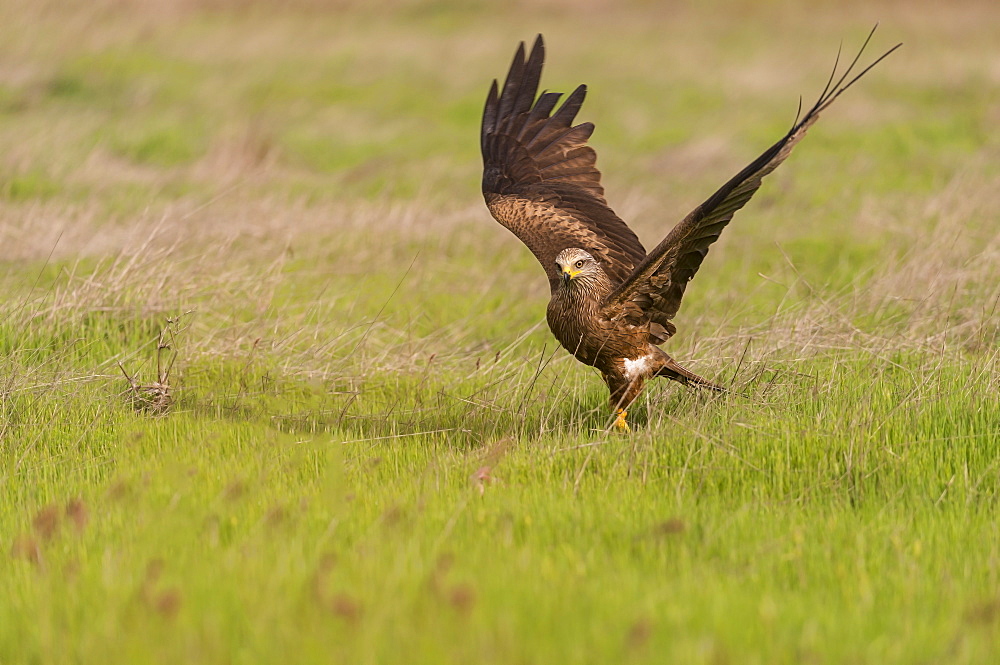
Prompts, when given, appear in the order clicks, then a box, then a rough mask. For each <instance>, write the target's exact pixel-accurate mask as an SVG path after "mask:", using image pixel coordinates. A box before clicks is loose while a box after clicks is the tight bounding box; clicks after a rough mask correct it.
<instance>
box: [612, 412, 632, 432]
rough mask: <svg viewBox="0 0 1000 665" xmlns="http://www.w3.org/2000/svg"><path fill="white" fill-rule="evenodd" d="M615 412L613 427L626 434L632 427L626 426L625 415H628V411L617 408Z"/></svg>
mask: <svg viewBox="0 0 1000 665" xmlns="http://www.w3.org/2000/svg"><path fill="white" fill-rule="evenodd" d="M617 413H618V417H617V418H616V419H615V429H616V430H618V431H619V432H621V433H622V434H628V433H629V432H631V431H632V429H631V428H630V427H629V426H628V423H627V422H626V421H625V416H627V415H628V411H626V410H625V409H618V410H617Z"/></svg>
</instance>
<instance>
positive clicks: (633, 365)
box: [480, 29, 899, 430]
mask: <svg viewBox="0 0 1000 665" xmlns="http://www.w3.org/2000/svg"><path fill="white" fill-rule="evenodd" d="M874 32H875V30H874V29H873V30H872V33H871V34H869V35H868V39H866V40H865V43H864V45H863V46H862V47H861V50H860V51H859V53H858V55H857V57H855V59H854V61H853V62H852V63H851V65H850V66H849V67H848V68H847V71H846V72H844V73H843V74H842V75H841V76H840V77H839V78H837V76H836V72H837V66H836V65H835V66H834V71H833V74H831V76H830V80H829V81H828V82H827V85H826V88H824V90H823V93H822V94H821V95H820V97H819V99H818V100H817V102H816V103H815V104H814V105H813V106H812V107H811V108H810V109H809V110H808V111H807V112H806V113H805V115H803V116H802V117H801V118H800V119H799V118H797V119H796V122H795V123H794V124H793V126H792V128H791V129H790V130H789V131H788V133H787V134H785V135H784V136H783V137H782V138H781V139H780V140H778V141H777V142H776V143H775V144H774V145H772V146H771V147H770V148H768V149H767V150H765V151H764V153H763V154H761V155H760V156H759V157H758V158H757V159H755V160H754V161H753V162H751V163H750V165H749V166H747V167H746V168H744V169H743V170H742V171H740V172H739V173H738V174H736V176H734V177H733V178H732V179H730V180H729V182H727V183H726V184H725V185H723V186H722V187H721V188H720V189H719V190H718V191H717V192H715V193H714V194H713V195H712V196H710V197H709V198H708V199H707V200H706V201H705V202H704V203H702V204H701V205H700V206H698V207H697V208H695V209H694V211H692V212H691V213H690V214H689V215H688V216H687V217H685V218H684V219H683V220H681V222H680V223H679V224H677V226H675V227H674V228H673V230H672V231H670V233H668V234H667V237H666V238H664V239H663V241H662V242H661V243H660V244H659V245H657V246H656V247H655V248H654V249H653V251H651V252H649V253H648V254H647V253H646V250H645V249H644V248H643V246H642V243H640V242H639V239H638V238H637V237H636V235H635V233H633V232H632V230H631V229H630V228H629V227H628V226H627V225H626V224H625V222H623V221H622V220H621V219H620V218H619V217H618V216H617V215H616V214H615V213H614V211H613V210H612V209H611V208H610V207H609V206H608V203H607V201H605V199H604V188H603V187H602V186H601V172H600V171H598V170H597V166H596V159H597V156H596V153H595V152H594V150H593V148H591V147H590V146H588V145H587V139H589V138H590V135H591V134H592V133H593V131H594V125H593V124H591V123H589V122H585V123H581V124H578V125H574V124H573V120H574V119H575V118H576V114H577V113H578V112H579V110H580V107H581V105H582V104H583V99H584V97H585V96H586V93H587V88H586V86H583V85H581V86H579V87H578V88H577V89H576V90H574V91H573V93H572V94H570V95H569V97H567V98H566V100H565V101H564V102H563V103H562V105H561V106H560V107H559V108H558V110H556V104H557V102H558V101H559V99H560V98H561V97H562V95H561V94H560V93H555V92H543V93H542V94H541V95H540V96H538V95H537V93H538V84H539V81H540V79H541V75H542V65H543V63H544V60H545V46H544V44H543V42H542V36H541V35H539V36H538V38H537V39H536V40H535V44H534V46H533V47H532V49H531V54H530V56H528V58H527V60H526V59H525V45H524V43H523V42H522V43H521V45H520V46H519V47H518V49H517V53H516V54H515V55H514V61H513V63H511V66H510V71H509V73H508V74H507V79H506V81H505V82H504V85H503V89H502V90H501V89H499V88H498V86H497V81H495V80H494V81H493V85H492V86H491V87H490V92H489V95H488V96H487V98H486V107H485V109H484V110H483V124H482V131H481V135H480V146H481V149H482V153H483V196H484V197H485V199H486V205H487V207H488V208H489V210H490V213H492V215H493V217H494V218H496V220H497V221H498V222H500V223H501V224H503V225H504V226H506V227H507V228H508V229H510V231H512V232H513V233H514V235H516V236H517V237H518V238H520V240H521V241H522V242H523V243H524V244H525V245H527V246H528V249H530V250H531V252H532V253H533V254H534V255H535V257H536V258H537V259H538V261H539V262H540V263H541V264H542V267H543V268H544V269H545V274H546V275H547V276H548V278H549V285H550V287H551V291H552V297H551V300H550V301H549V306H548V310H547V316H546V318H547V320H548V324H549V328H550V329H551V330H552V333H553V334H554V335H555V336H556V339H558V340H559V342H560V343H561V344H562V345H563V347H565V348H566V349H567V350H568V351H569V352H570V353H572V354H573V355H574V356H576V358H577V359H579V360H580V361H581V362H584V363H586V364H588V365H592V366H594V367H596V368H597V369H599V370H600V371H601V373H602V375H603V377H604V381H605V383H606V384H607V385H608V389H609V390H610V391H611V406H612V408H613V409H615V410H616V412H617V414H618V418H617V420H616V422H615V424H616V426H618V427H619V428H621V429H626V430H627V429H628V425H627V424H626V422H625V408H626V407H627V406H628V405H629V404H630V403H631V402H632V400H634V399H635V398H636V396H638V395H639V393H640V392H642V388H643V384H644V383H645V381H646V380H648V379H651V378H653V377H656V376H665V377H667V378H670V379H673V380H675V381H679V382H681V383H684V384H691V385H697V386H703V387H707V388H712V389H714V390H723V388H722V387H721V386H718V385H716V384H715V383H712V382H711V381H708V380H706V379H703V378H702V377H700V376H698V375H696V374H694V373H692V372H690V371H688V370H686V369H684V368H683V367H681V366H680V365H678V364H677V363H676V362H675V361H674V360H673V359H672V358H671V357H670V356H668V355H667V354H666V353H665V352H663V351H662V350H661V349H660V348H659V346H658V345H659V344H662V343H663V342H665V341H666V340H667V339H668V338H669V337H670V336H671V335H673V334H674V332H675V331H676V328H675V327H674V324H673V318H674V316H675V315H676V314H677V310H678V308H679V307H680V304H681V299H682V297H683V296H684V290H685V288H686V287H687V283H688V282H689V281H690V280H691V278H692V277H694V275H695V273H696V272H697V271H698V268H699V266H701V262H702V260H704V258H705V255H706V254H707V253H708V247H709V246H710V245H711V244H712V243H713V242H715V241H716V240H717V239H718V237H719V234H720V233H722V229H723V228H725V226H726V225H727V224H728V223H729V221H730V220H731V219H732V218H733V214H734V213H735V212H736V211H737V210H739V209H740V208H742V207H743V206H744V205H746V203H747V202H748V201H749V200H750V198H751V197H752V196H753V195H754V193H755V192H756V191H757V189H758V188H759V187H760V185H761V180H762V179H763V178H764V176H766V175H768V174H769V173H771V171H773V170H774V169H776V168H777V167H778V165H779V164H781V163H782V162H783V161H784V160H785V158H786V157H788V155H789V153H791V151H792V148H793V147H794V146H795V145H796V144H797V143H798V142H799V141H800V140H801V139H802V137H803V136H804V135H805V133H806V130H807V129H808V128H809V127H810V126H811V125H812V124H813V123H814V122H815V121H816V119H817V118H818V117H819V114H820V112H821V111H823V110H824V109H826V108H827V107H828V106H829V105H830V104H832V103H833V101H834V100H835V99H836V98H837V97H838V96H839V95H840V94H841V93H842V92H844V90H846V89H847V88H849V87H850V86H851V85H852V84H853V83H854V82H855V81H857V80H858V79H859V78H861V77H862V76H864V74H865V73H866V72H868V70H870V69H871V68H872V67H874V66H875V65H876V64H878V63H879V62H880V61H881V60H882V59H883V58H885V57H886V56H887V55H889V53H892V51H894V50H896V48H899V45H897V46H895V47H893V48H892V49H890V50H889V51H887V52H886V53H885V54H883V55H882V56H881V57H880V58H878V59H877V60H875V62H873V63H872V64H871V65H869V66H868V67H866V68H865V69H864V70H863V71H862V72H861V73H860V74H858V75H856V76H855V77H854V78H852V79H850V80H849V81H847V77H848V75H849V74H850V72H851V70H852V69H853V68H854V66H855V65H856V64H857V62H858V60H859V59H860V57H861V53H862V52H864V49H865V47H866V46H867V45H868V42H869V40H870V39H871V36H872V34H874ZM838 62H839V58H838ZM834 79H836V81H835V80H834ZM845 81H847V82H846V83H845ZM536 97H537V98H536Z"/></svg>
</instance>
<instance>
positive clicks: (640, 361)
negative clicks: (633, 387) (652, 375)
mask: <svg viewBox="0 0 1000 665" xmlns="http://www.w3.org/2000/svg"><path fill="white" fill-rule="evenodd" d="M648 367H649V356H643V357H641V358H636V359H635V360H629V359H628V358H626V359H625V377H626V378H627V379H628V380H629V381H634V380H635V379H637V378H638V377H640V376H642V377H645V376H646V371H647V368H648Z"/></svg>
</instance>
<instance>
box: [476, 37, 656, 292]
mask: <svg viewBox="0 0 1000 665" xmlns="http://www.w3.org/2000/svg"><path fill="white" fill-rule="evenodd" d="M524 51H525V49H524V42H522V43H521V45H520V46H519V47H518V49H517V53H516V54H515V55H514V62H513V63H511V66H510V72H509V73H508V74H507V80H506V82H505V83H504V85H503V91H502V92H498V89H497V82H496V81H495V80H494V81H493V85H492V87H491V88H490V93H489V96H488V97H487V98H486V107H485V108H484V109H483V126H482V133H481V135H480V145H481V148H482V151H483V196H484V198H485V199H486V205H487V207H488V208H489V209H490V212H491V213H492V214H493V217H495V218H496V220H497V221H498V222H500V223H501V224H503V225H504V226H506V227H507V228H508V229H510V230H511V231H512V232H513V233H514V235H516V236H517V237H518V238H520V239H521V242H523V243H524V244H525V245H527V246H528V249H530V250H531V252H532V253H533V254H534V255H535V258H537V259H538V261H539V262H540V263H541V264H542V267H543V268H545V274H546V275H548V277H549V282H550V284H551V285H552V286H553V288H554V287H555V285H556V284H558V280H559V274H558V272H559V271H558V269H557V268H556V265H555V258H556V255H557V254H559V252H561V251H562V250H564V249H566V248H569V247H578V248H580V249H584V250H586V251H588V252H590V254H591V255H592V256H593V257H594V258H595V259H597V260H598V261H599V262H600V263H601V266H602V267H603V268H604V271H605V272H606V273H607V274H608V275H609V276H610V277H611V279H612V281H613V282H615V283H618V282H621V281H622V280H624V279H625V278H626V277H627V276H628V275H630V274H631V273H632V271H633V269H634V268H635V266H637V265H638V264H639V262H640V261H641V260H642V259H643V257H645V256H646V251H645V250H644V249H643V247H642V244H641V243H640V242H639V239H638V238H637V237H636V236H635V234H634V233H633V232H632V230H631V229H629V228H628V226H627V225H626V224H625V222H623V221H622V220H621V219H619V218H618V216H617V215H616V214H615V213H614V211H613V210H611V208H610V207H608V204H607V201H605V200H604V188H603V187H601V172H600V171H598V170H597V166H596V165H595V163H596V160H597V155H596V154H595V153H594V150H593V148H591V147H589V146H588V145H587V139H589V138H590V135H591V134H592V133H593V132H594V125H593V124H591V123H589V122H585V123H582V124H579V125H575V126H574V125H573V119H574V118H575V117H576V114H577V112H578V111H579V110H580V106H581V105H582V104H583V98H584V97H585V96H586V94H587V88H586V86H582V85H581V86H580V87H578V88H577V89H576V90H574V91H573V93H572V94H571V95H570V96H569V97H567V98H566V101H565V102H563V104H562V106H560V107H559V109H558V110H557V111H555V113H553V109H555V107H556V103H557V102H558V101H559V98H560V97H562V95H561V94H560V93H557V92H543V93H542V94H541V96H539V97H538V99H537V100H536V99H535V96H536V94H537V92H538V82H539V80H540V79H541V75H542V65H543V63H544V60H545V46H544V44H543V43H542V36H541V35H539V36H538V39H536V40H535V45H534V46H533V47H532V49H531V55H530V56H529V57H528V59H527V61H525V59H524Z"/></svg>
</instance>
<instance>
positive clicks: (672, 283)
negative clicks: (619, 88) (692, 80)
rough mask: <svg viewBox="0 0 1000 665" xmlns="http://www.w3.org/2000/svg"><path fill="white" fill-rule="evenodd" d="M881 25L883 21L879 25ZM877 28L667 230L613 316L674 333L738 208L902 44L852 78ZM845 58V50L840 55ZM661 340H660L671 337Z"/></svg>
mask: <svg viewBox="0 0 1000 665" xmlns="http://www.w3.org/2000/svg"><path fill="white" fill-rule="evenodd" d="M876 27H878V26H876ZM874 33H875V30H874V29H872V32H871V33H870V34H869V35H868V39H866V40H865V43H864V44H863V45H862V47H861V50H860V51H859V52H858V55H857V56H856V57H855V59H854V61H853V62H852V63H851V65H850V66H849V67H848V68H847V71H845V72H844V73H843V74H842V75H841V77H840V78H839V79H837V80H836V82H834V79H835V78H836V72H837V69H838V67H837V65H834V70H833V73H832V74H831V76H830V80H829V81H828V82H827V85H826V87H825V88H824V89H823V92H822V93H821V94H820V96H819V99H818V100H817V101H816V103H815V104H814V105H813V106H812V107H811V108H810V109H809V110H808V112H806V114H805V115H804V116H802V117H801V119H799V118H796V122H795V123H793V125H792V128H791V129H790V130H789V131H788V133H787V134H785V135H784V136H783V137H782V138H781V139H780V140H778V141H777V142H776V143H775V144H774V145H772V146H771V147H770V148H768V149H767V150H765V151H764V152H763V153H762V154H761V155H760V156H759V157H757V159H755V160H754V161H753V162H751V163H750V164H749V165H748V166H747V167H746V168H744V169H743V170H742V171H740V172H739V173H738V174H736V175H735V176H734V177H733V178H731V179H730V180H729V182H727V183H726V184H725V185H723V186H722V187H721V188H719V190H718V191H716V192H715V193H714V194H712V196H710V197H709V198H708V199H707V200H706V201H705V202H704V203H702V204H701V205H700V206H698V207H697V208H695V209H694V210H693V211H692V212H691V213H690V214H689V215H688V216H687V217H685V218H684V219H683V220H682V221H681V222H680V223H678V224H677V226H675V227H674V228H673V230H671V231H670V233H669V234H667V237H666V238H664V239H663V241H662V242H661V243H660V244H659V245H657V246H656V247H655V248H654V249H653V250H652V251H651V252H650V253H649V255H648V256H646V258H645V259H644V260H643V261H642V262H641V263H640V264H639V265H638V266H637V267H636V269H635V271H633V273H632V274H631V275H629V277H628V278H626V279H625V280H624V281H623V282H622V283H621V284H619V285H618V286H617V287H616V288H615V289H614V290H613V291H612V292H611V293H610V294H609V295H608V297H607V298H605V301H604V312H605V314H607V315H608V316H611V317H624V318H625V319H626V320H630V321H632V322H634V323H637V324H639V323H645V322H651V323H656V324H659V325H661V326H663V327H664V328H665V329H666V331H667V333H668V336H669V334H672V333H673V330H674V326H673V324H672V323H670V320H671V319H673V318H674V316H675V315H676V314H677V310H678V308H679V307H680V304H681V299H682V298H683V296H684V290H685V288H686V287H687V283H688V282H689V281H690V280H691V279H692V278H693V277H694V275H695V273H696V272H697V271H698V268H699V267H700V266H701V263H702V261H703V260H704V258H705V256H706V255H707V254H708V248H709V246H710V245H711V244H712V243H714V242H715V241H716V240H718V238H719V235H720V234H721V233H722V231H723V229H724V228H725V227H726V225H727V224H729V222H730V220H731V219H732V218H733V215H734V214H735V213H736V211H737V210H739V209H740V208H742V207H743V206H744V205H746V204H747V202H748V201H749V200H750V198H751V197H752V196H753V195H754V194H755V193H756V192H757V190H758V189H759V188H760V185H761V181H762V180H763V179H764V177H766V176H767V175H768V174H770V173H771V172H772V171H774V170H775V169H776V168H778V166H779V165H780V164H781V163H782V162H783V161H785V159H786V158H787V157H788V155H789V154H790V153H791V151H792V149H793V148H794V147H795V145H796V144H798V142H799V141H800V140H802V137H803V136H805V133H806V131H807V130H808V129H809V127H811V126H812V124H813V123H815V122H816V120H817V119H818V118H819V114H820V112H822V111H823V110H824V109H826V108H827V107H828V106H830V104H832V103H833V101H834V100H835V99H836V98H837V97H838V96H840V94H841V93H843V92H844V91H845V90H847V89H848V88H849V87H850V86H851V85H852V84H854V82H855V81H857V80H858V79H860V78H861V77H862V76H864V75H865V74H866V73H867V72H868V71H869V70H870V69H871V68H872V67H874V66H875V65H877V64H878V63H879V62H881V61H882V60H883V59H884V58H885V57H886V56H888V55H889V54H890V53H892V52H893V51H895V50H896V49H897V48H899V46H901V44H897V45H896V46H894V47H893V48H892V49H890V50H889V51H887V52H886V53H884V54H883V55H882V56H881V57H879V58H878V59H877V60H875V62H873V63H872V64H871V65H869V66H868V67H866V68H865V69H864V70H863V71H862V72H861V73H860V74H858V75H857V76H855V77H854V78H853V79H851V80H850V81H848V82H847V83H846V84H845V83H844V81H845V80H846V79H847V77H848V75H849V74H850V72H851V70H852V69H853V67H854V65H856V64H857V62H858V60H859V59H860V57H861V54H862V53H863V52H864V50H865V47H866V46H867V45H868V42H869V41H870V40H871V37H872V35H873V34H874ZM838 63H839V54H838ZM665 339H666V337H664V338H663V339H658V340H657V341H658V342H662V341H665Z"/></svg>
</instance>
